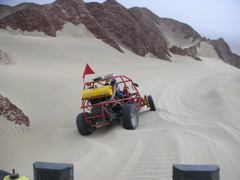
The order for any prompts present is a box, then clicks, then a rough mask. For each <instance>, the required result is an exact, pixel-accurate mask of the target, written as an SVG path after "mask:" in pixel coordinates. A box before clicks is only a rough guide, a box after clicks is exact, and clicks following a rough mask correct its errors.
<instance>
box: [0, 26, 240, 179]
mask: <svg viewBox="0 0 240 180" xmlns="http://www.w3.org/2000/svg"><path fill="white" fill-rule="evenodd" d="M81 32H82V33H86V31H84V30H82V31H81ZM72 33H74V34H75V35H76V36H78V37H81V38H76V37H71V35H70V36H68V35H67V34H65V35H64V34H63V35H61V32H60V35H59V37H57V38H52V37H30V36H21V35H10V34H6V33H1V34H0V49H2V50H3V51H5V52H8V53H11V54H12V55H13V56H14V57H15V60H16V64H14V65H8V66H3V65H2V66H0V82H1V83H0V94H2V95H4V96H5V97H8V98H9V99H10V100H11V101H12V102H13V103H15V104H16V105H17V106H18V107H20V108H21V109H22V110H23V111H24V113H25V114H27V115H28V117H29V119H30V121H31V126H30V127H23V126H19V125H15V124H13V123H11V122H9V121H6V120H5V119H4V118H3V117H2V116H0V121H1V126H0V134H1V136H0V142H1V146H0V159H1V161H0V168H1V169H4V170H7V171H11V169H12V168H15V169H16V170H17V171H18V172H19V173H20V174H22V175H25V176H27V177H29V178H30V179H33V170H32V164H33V163H34V162H35V161H47V162H64V163H72V164H74V172H75V173H74V175H75V179H161V180H170V179H171V176H172V165H173V164H185V163H186V164H218V165H219V166H220V168H221V171H220V175H221V179H223V180H228V179H238V178H239V176H240V171H239V169H240V157H239V152H240V121H239V112H238V107H239V105H240V96H239V92H240V80H239V79H240V71H239V70H238V69H236V68H234V67H232V66H229V65H226V64H224V63H223V62H222V61H221V60H220V59H218V58H217V57H216V56H215V54H214V52H213V51H212V49H209V48H207V45H203V46H201V47H203V48H202V49H201V50H200V51H199V56H200V58H201V59H203V62H198V61H194V60H193V59H191V58H190V57H180V56H177V55H173V54H172V56H173V59H172V60H173V62H166V61H161V60H158V59H154V58H143V57H139V56H136V55H134V54H132V53H131V52H129V51H128V50H126V49H124V52H125V53H124V54H122V53H120V52H118V51H116V50H115V49H113V48H111V47H110V46H108V45H106V44H105V43H103V42H101V41H100V40H97V39H94V38H93V37H92V36H91V35H89V34H88V33H87V34H88V35H85V36H84V35H83V34H81V33H80V34H79V33H76V32H75V31H72ZM83 37H84V38H83ZM204 48H205V49H204ZM86 63H89V65H90V66H91V67H92V68H93V70H94V71H95V72H96V73H97V75H103V74H108V73H116V74H124V75H126V76H129V77H131V78H132V79H133V80H134V81H135V82H137V83H138V84H139V85H140V93H141V94H143V95H144V94H145V93H146V94H151V95H152V96H153V98H154V100H155V104H156V107H157V111H156V112H150V111H149V110H147V109H146V108H144V109H143V110H142V111H141V112H140V124H139V126H138V128H137V129H136V130H134V131H129V130H125V129H123V128H122V125H121V123H120V122H116V123H114V124H112V125H111V126H106V127H102V128H99V129H97V130H96V131H95V132H94V133H93V134H92V135H91V136H87V137H83V136H81V135H80V134H79V133H78V131H77V128H76V125H75V118H76V116H77V114H78V113H80V112H81V110H80V108H79V107H80V106H81V90H82V85H83V84H82V79H81V76H82V73H83V70H84V67H85V64H86ZM92 77H94V75H89V76H87V79H91V78H92Z"/></svg>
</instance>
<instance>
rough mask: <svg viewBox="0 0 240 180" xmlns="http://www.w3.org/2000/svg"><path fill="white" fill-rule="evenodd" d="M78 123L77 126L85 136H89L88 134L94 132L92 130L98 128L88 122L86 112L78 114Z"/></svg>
mask: <svg viewBox="0 0 240 180" xmlns="http://www.w3.org/2000/svg"><path fill="white" fill-rule="evenodd" d="M87 114H88V113H87ZM87 114H86V115H87ZM76 124H77V128H78V131H79V133H80V134H81V135H83V136H87V135H90V134H92V132H93V131H94V130H95V129H96V127H93V126H91V125H89V124H88V123H87V121H86V119H85V116H84V113H80V114H79V115H78V116H77V119H76Z"/></svg>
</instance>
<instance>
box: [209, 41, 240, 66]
mask: <svg viewBox="0 0 240 180" xmlns="http://www.w3.org/2000/svg"><path fill="white" fill-rule="evenodd" d="M210 44H212V46H213V47H214V49H215V51H216V52H217V53H218V56H219V57H220V58H221V59H222V60H223V61H224V62H226V63H228V64H230V65H233V66H235V67H237V68H239V69H240V56H238V55H236V54H234V53H232V52H231V50H230V48H229V46H228V44H227V43H226V42H225V41H224V40H223V38H219V39H218V40H212V41H211V42H210Z"/></svg>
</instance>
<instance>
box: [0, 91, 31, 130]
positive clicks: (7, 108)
mask: <svg viewBox="0 0 240 180" xmlns="http://www.w3.org/2000/svg"><path fill="white" fill-rule="evenodd" d="M0 116H3V117H5V118H6V119H7V120H9V121H12V122H14V123H15V124H19V125H25V126H30V121H29V118H28V117H27V116H26V115H25V114H24V113H23V112H22V110H20V109H19V108H18V107H17V106H16V105H14V104H13V103H12V102H11V101H10V100H9V99H8V98H5V97H3V96H2V95H0Z"/></svg>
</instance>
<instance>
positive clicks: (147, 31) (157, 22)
mask: <svg viewBox="0 0 240 180" xmlns="http://www.w3.org/2000/svg"><path fill="white" fill-rule="evenodd" d="M66 23H72V24H74V25H79V24H84V25H85V27H86V28H87V29H88V30H89V31H90V32H91V33H93V34H94V35H95V37H96V38H98V39H101V40H102V41H104V42H105V43H107V44H109V45H110V46H112V47H113V48H115V49H117V50H118V51H120V52H123V50H122V49H121V47H120V46H122V47H125V48H128V49H129V50H131V51H132V52H134V53H136V54H137V55H140V56H145V55H146V54H148V53H151V54H153V55H155V56H156V57H157V58H159V59H163V60H167V61H171V60H170V58H171V55H170V54H169V52H172V53H175V54H178V55H187V56H191V57H193V58H194V59H196V60H200V58H199V57H197V56H196V54H197V51H198V44H199V43H200V42H201V41H204V38H202V37H201V36H200V35H199V34H198V33H197V32H196V31H195V30H194V29H193V28H192V27H190V26H189V25H187V24H185V23H181V22H179V21H176V20H173V19H168V18H160V17H158V16H157V15H155V14H154V13H152V12H151V11H150V10H148V9H146V8H138V7H134V8H130V9H126V8H125V7H124V6H122V5H121V4H119V3H118V2H117V1H116V0H106V1H105V2H104V3H102V4H100V3H94V2H93V3H84V2H83V0H56V1H55V2H54V3H51V4H46V5H37V4H34V3H22V4H19V5H17V6H15V7H10V6H3V5H0V29H7V28H8V27H10V28H12V29H14V30H17V29H20V30H22V31H29V32H31V31H39V32H44V33H45V34H46V35H49V36H53V37H55V36H56V32H57V31H58V30H61V29H63V26H64V24H66ZM210 41H211V40H210ZM208 43H209V40H208ZM210 44H211V45H212V46H213V47H214V49H215V51H216V52H217V53H218V55H219V57H220V58H221V59H223V61H224V62H226V63H229V64H231V65H233V66H236V67H238V68H239V66H240V65H239V64H240V62H239V61H240V60H239V58H240V56H238V55H236V54H233V53H232V52H231V50H230V48H229V47H228V45H227V43H226V42H225V41H224V40H223V39H219V40H216V41H215V40H213V41H211V42H210Z"/></svg>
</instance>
